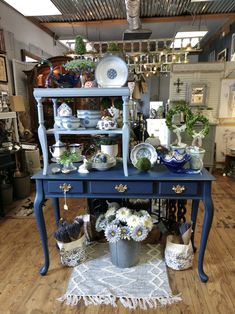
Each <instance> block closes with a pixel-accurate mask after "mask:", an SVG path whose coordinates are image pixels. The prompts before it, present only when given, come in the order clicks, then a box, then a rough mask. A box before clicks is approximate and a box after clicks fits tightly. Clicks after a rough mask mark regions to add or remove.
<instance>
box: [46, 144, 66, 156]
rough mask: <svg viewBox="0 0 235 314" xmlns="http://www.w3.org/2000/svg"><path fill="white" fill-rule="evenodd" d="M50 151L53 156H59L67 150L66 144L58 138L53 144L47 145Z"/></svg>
mask: <svg viewBox="0 0 235 314" xmlns="http://www.w3.org/2000/svg"><path fill="white" fill-rule="evenodd" d="M49 150H50V153H51V154H52V156H53V157H54V158H60V156H61V155H62V154H63V152H65V151H66V150H67V148H66V145H65V144H64V143H62V142H61V141H60V140H58V141H57V142H56V143H55V144H53V145H51V146H49Z"/></svg>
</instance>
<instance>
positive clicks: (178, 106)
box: [166, 100, 193, 153]
mask: <svg viewBox="0 0 235 314" xmlns="http://www.w3.org/2000/svg"><path fill="white" fill-rule="evenodd" d="M172 104H173V107H172V108H171V109H170V110H169V111H168V112H167V114H166V125H167V127H168V128H169V129H170V130H172V131H173V133H175V134H176V137H177V142H176V144H171V145H170V147H171V149H172V150H177V151H178V152H179V153H184V152H185V148H186V146H187V144H185V143H182V138H181V133H182V132H185V131H186V129H187V121H189V120H190V119H191V118H192V116H193V114H192V111H191V110H190V109H189V106H188V104H187V103H186V101H184V100H180V101H176V102H172ZM176 114H179V115H182V114H183V120H184V122H183V124H180V123H181V121H179V123H174V122H173V117H174V116H175V115H176Z"/></svg>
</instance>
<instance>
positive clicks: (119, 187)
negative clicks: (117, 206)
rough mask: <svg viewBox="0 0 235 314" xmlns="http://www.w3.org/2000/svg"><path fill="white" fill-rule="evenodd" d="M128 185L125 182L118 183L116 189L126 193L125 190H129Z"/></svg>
mask: <svg viewBox="0 0 235 314" xmlns="http://www.w3.org/2000/svg"><path fill="white" fill-rule="evenodd" d="M127 189H128V188H127V185H126V184H125V185H123V184H118V185H115V190H117V191H118V192H119V193H124V192H125V191H127Z"/></svg>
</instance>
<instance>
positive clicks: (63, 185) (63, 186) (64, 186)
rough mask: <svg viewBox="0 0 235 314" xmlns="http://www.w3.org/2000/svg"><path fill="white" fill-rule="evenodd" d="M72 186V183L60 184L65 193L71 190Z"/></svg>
mask: <svg viewBox="0 0 235 314" xmlns="http://www.w3.org/2000/svg"><path fill="white" fill-rule="evenodd" d="M71 188H72V186H71V184H67V183H63V184H61V185H60V189H61V190H62V191H63V192H64V193H66V192H68V191H70V190H71Z"/></svg>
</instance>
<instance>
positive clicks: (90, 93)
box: [33, 87, 130, 176]
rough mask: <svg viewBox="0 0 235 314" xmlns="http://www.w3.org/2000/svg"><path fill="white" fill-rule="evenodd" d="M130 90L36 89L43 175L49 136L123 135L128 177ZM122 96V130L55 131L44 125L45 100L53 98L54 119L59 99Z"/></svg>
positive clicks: (124, 165)
mask: <svg viewBox="0 0 235 314" xmlns="http://www.w3.org/2000/svg"><path fill="white" fill-rule="evenodd" d="M129 93H130V92H129V88H128V87H120V88H34V92H33V95H34V98H35V99H36V101H37V108H38V123H39V127H38V138H39V142H40V145H41V148H42V154H43V175H47V173H48V164H49V159H48V145H47V134H54V136H55V140H56V141H57V140H58V139H59V138H60V135H66V134H68V135H71V134H74V135H85V134H90V135H99V134H104V135H105V134H106V135H112V134H120V135H122V159H123V171H124V175H125V176H128V167H127V162H128V155H129V137H130V131H129V108H128V100H129ZM111 96H117V97H118V96H121V97H122V100H123V125H122V128H119V129H115V130H108V131H105V130H97V129H84V128H83V129H77V130H72V131H70V130H68V131H67V130H60V129H58V128H56V127H54V128H53V129H48V130H46V128H45V125H44V113H43V101H44V99H45V98H51V100H52V103H53V114H54V117H55V116H56V115H57V99H58V98H70V97H71V98H72V97H73V98H76V97H80V98H86V97H89V98H92V97H111Z"/></svg>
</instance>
